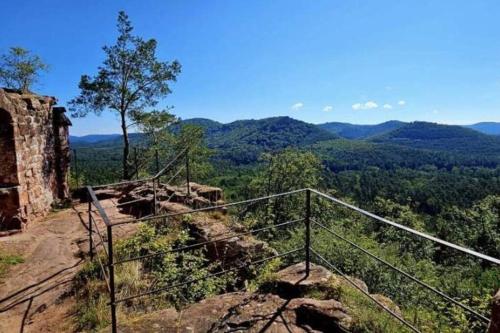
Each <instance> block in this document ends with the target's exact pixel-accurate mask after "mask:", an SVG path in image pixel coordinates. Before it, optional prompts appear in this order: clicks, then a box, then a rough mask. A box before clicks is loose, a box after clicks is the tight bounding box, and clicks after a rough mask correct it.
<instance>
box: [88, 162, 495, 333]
mask: <svg viewBox="0 0 500 333" xmlns="http://www.w3.org/2000/svg"><path fill="white" fill-rule="evenodd" d="M179 159H180V158H177V161H178V160H179ZM174 164H175V163H174ZM172 165H173V164H172ZM168 167H169V168H171V164H169V166H168ZM165 169H167V167H166V168H164V169H163V170H165ZM163 170H162V171H163ZM160 174H161V172H159V173H158V174H156V175H155V176H154V177H153V178H152V179H147V181H149V182H151V181H152V182H153V186H156V185H154V184H158V183H157V181H158V179H159V177H160ZM155 189H156V187H155ZM87 190H88V193H89V198H90V202H89V240H90V243H91V246H90V253H89V255H90V256H91V257H93V256H94V250H95V249H94V247H93V246H92V244H94V243H93V230H92V225H95V224H96V223H95V222H96V221H95V220H94V219H93V217H92V212H93V211H94V210H92V206H94V207H95V208H96V212H97V214H98V215H99V216H100V217H101V220H102V221H103V223H104V224H105V227H106V232H107V235H106V242H107V245H108V246H107V248H106V247H105V246H104V239H103V237H102V236H101V235H100V234H99V236H100V239H101V244H103V246H102V247H103V248H104V249H105V250H106V251H103V252H104V253H105V255H106V257H107V263H106V265H104V264H101V269H102V270H103V276H104V277H105V279H106V282H107V284H108V287H109V297H110V302H109V306H110V310H111V325H112V326H111V327H112V331H113V332H117V319H116V307H117V305H118V304H119V303H123V302H126V301H129V300H131V299H134V298H138V297H145V296H151V295H159V294H162V293H163V292H165V291H167V290H169V289H171V288H176V287H180V286H183V285H187V284H191V283H194V282H197V281H199V280H203V279H208V278H210V277H214V276H219V275H223V274H227V273H229V272H232V271H235V270H238V269H241V268H244V267H246V266H248V265H249V264H254V265H258V264H262V263H265V262H267V261H269V260H272V259H274V258H278V257H285V256H289V255H292V254H295V253H303V258H304V261H305V263H306V271H305V275H306V276H308V275H309V273H310V265H311V262H312V258H313V257H315V258H317V259H318V260H319V262H321V263H323V264H324V265H326V266H328V267H329V268H330V269H332V270H334V271H335V272H337V273H338V274H339V275H340V276H342V277H343V278H344V279H346V280H347V281H348V282H349V283H350V284H351V285H353V287H355V288H357V289H358V290H360V291H361V292H362V293H363V294H364V295H365V296H366V297H368V298H369V299H370V300H371V301H373V302H374V303H375V304H376V305H377V306H379V307H380V308H381V309H382V310H384V311H386V312H387V313H388V314H389V315H390V316H392V317H394V318H395V319H396V320H398V321H399V322H400V323H401V324H402V325H404V326H405V327H407V328H408V329H409V330H411V331H413V332H420V331H419V329H418V328H417V327H415V325H413V324H412V323H410V322H408V321H407V320H406V319H405V318H403V317H402V316H401V315H399V314H397V313H395V312H394V311H393V310H391V309H389V308H388V307H387V306H385V305H384V304H382V303H381V302H380V301H378V300H377V299H376V298H374V297H373V296H372V295H370V294H369V293H368V292H366V291H365V290H363V289H362V288H360V287H359V286H358V285H357V284H356V283H354V282H353V281H352V280H351V279H350V278H349V277H348V276H347V275H346V274H345V273H344V272H342V271H341V270H340V269H339V268H338V267H336V266H335V265H334V264H333V263H331V262H329V261H328V260H327V259H326V258H325V257H324V256H323V255H322V254H321V253H320V252H319V251H318V250H317V249H315V248H314V246H313V245H311V238H312V236H311V232H314V231H315V230H316V228H320V229H321V230H324V231H326V232H327V233H328V234H330V235H331V236H332V237H335V238H338V239H341V240H342V241H344V242H346V243H348V244H349V245H351V246H352V247H353V248H355V249H356V250H358V251H361V253H363V254H365V255H367V256H369V257H370V258H372V259H374V260H377V261H378V262H380V263H382V264H384V265H386V266H387V267H389V268H390V269H392V270H393V271H394V272H396V273H398V274H400V275H401V276H403V277H405V278H407V279H410V280H411V281H413V282H415V283H417V284H418V285H420V286H421V287H423V288H425V289H427V290H429V291H431V292H433V293H434V294H436V295H437V296H439V297H441V298H443V299H444V300H446V301H447V302H449V303H451V304H453V305H456V306H459V307H460V308H462V309H463V310H465V311H467V312H469V313H470V314H472V315H473V316H475V317H476V318H478V319H479V320H480V321H481V322H482V323H483V324H484V325H488V324H489V319H488V318H487V317H485V316H484V315H482V314H480V313H479V312H477V311H476V310H474V309H472V308H470V307H469V306H467V305H465V304H463V303H461V302H459V301H457V300H455V299H453V298H452V297H450V296H449V295H447V294H445V293H444V292H442V291H440V290H438V289H437V288H435V287H432V286H431V285H429V284H428V283H425V282H423V281H421V280H419V279H417V278H416V277H414V276H412V275H411V274H409V273H407V272H405V271H404V270H402V269H400V268H398V267H396V266H395V265H393V264H391V263H389V262H387V261H385V260H384V259H382V258H379V257H378V256H376V255H374V254H373V253H371V252H369V251H368V250H366V249H364V248H363V247H361V246H359V245H358V244H356V243H354V242H352V241H350V240H349V239H347V238H345V237H343V236H341V235H339V234H338V233H336V232H335V231H333V230H331V229H330V228H328V227H327V226H325V225H324V224H322V223H320V222H318V221H317V220H316V219H315V216H314V213H313V212H312V211H311V200H312V199H311V197H312V196H316V198H322V199H325V200H327V201H329V202H331V203H333V204H335V205H338V206H341V207H344V208H347V209H349V210H351V211H354V212H357V213H360V214H361V215H364V216H367V217H369V218H372V219H374V220H376V221H378V222H380V223H383V224H386V225H390V226H392V227H394V228H397V229H399V230H401V231H404V232H408V233H411V234H412V235H414V236H416V237H419V238H422V239H426V240H428V241H431V242H434V243H436V244H439V245H441V246H445V247H449V248H452V249H454V250H457V251H460V252H462V253H465V254H467V255H470V256H473V257H475V258H478V259H481V260H485V261H487V262H489V263H491V264H494V265H499V264H500V260H499V259H497V258H494V257H491V256H488V255H484V254H482V253H479V252H477V251H474V250H471V249H468V248H465V247H462V246H459V245H456V244H453V243H450V242H447V241H444V240H441V239H438V238H436V237H434V236H431V235H428V234H426V233H423V232H420V231H416V230H413V229H411V228H408V227H406V226H403V225H400V224H398V223H395V222H393V221H390V220H388V219H385V218H382V217H380V216H377V215H375V214H373V213H370V212H367V211H365V210H362V209H360V208H358V207H356V206H353V205H351V204H348V203H345V202H343V201H341V200H339V199H337V198H334V197H332V196H330V195H327V194H324V193H322V192H320V191H317V190H314V189H309V188H305V189H300V190H295V191H290V192H285V193H278V194H273V195H269V196H264V197H259V198H254V199H249V200H243V201H239V202H232V203H226V204H223V205H216V206H210V207H203V208H198V209H190V210H186V211H183V212H175V213H167V214H158V213H157V211H156V209H155V211H154V214H153V216H149V217H146V218H139V219H130V220H125V221H118V222H115V223H113V221H111V220H110V219H109V218H108V216H107V215H106V211H105V209H104V208H103V207H102V206H101V204H100V202H99V200H98V199H97V196H96V194H95V191H94V188H93V187H91V186H88V187H87ZM292 195H304V196H305V197H304V207H303V217H301V218H298V219H294V220H289V221H285V222H281V223H278V224H273V225H268V226H265V227H262V228H257V229H253V230H248V231H245V232H241V233H234V234H231V235H219V237H217V238H214V239H211V240H209V241H204V242H199V243H196V244H190V245H187V246H183V247H179V248H175V249H172V250H171V251H164V252H156V253H150V254H147V255H143V256H137V257H130V258H125V259H121V260H117V261H115V260H114V257H113V228H114V227H117V226H120V225H123V224H127V223H137V222H144V223H148V222H151V221H155V220H167V219H168V218H171V217H175V216H182V215H186V214H194V213H200V212H208V211H216V210H220V209H223V208H229V207H236V206H240V205H250V204H254V203H257V202H266V201H267V202H269V200H271V199H277V198H286V197H290V196H292ZM156 204H157V202H156V194H155V201H154V205H155V207H156ZM297 223H303V224H304V230H305V235H304V245H303V246H301V247H299V248H295V249H293V250H290V251H285V252H283V253H278V254H276V255H273V256H269V257H266V258H261V259H257V260H254V261H252V262H249V263H245V264H244V265H238V266H235V267H231V268H229V269H224V270H221V271H218V272H215V273H211V274H208V275H205V276H203V277H200V278H196V279H190V280H188V281H183V282H181V283H176V284H172V285H169V286H167V287H163V288H157V289H154V290H148V291H145V292H142V293H139V294H136V295H131V296H127V297H124V298H121V299H117V298H116V287H115V272H114V269H115V267H116V266H117V265H120V264H124V263H126V262H130V261H137V260H142V259H146V258H150V257H154V256H162V255H166V254H167V253H172V252H181V251H187V250H191V249H194V248H199V247H203V246H205V245H208V244H213V243H217V242H221V241H224V240H227V239H230V238H234V237H241V236H244V235H250V234H257V233H259V232H262V231H265V230H269V229H272V228H281V227H285V226H288V225H293V224H297ZM95 228H96V230H98V227H97V225H95ZM221 236H223V237H221ZM99 259H100V258H99ZM106 271H107V273H108V274H107V275H106ZM108 279H109V282H108ZM169 282H171V281H169Z"/></svg>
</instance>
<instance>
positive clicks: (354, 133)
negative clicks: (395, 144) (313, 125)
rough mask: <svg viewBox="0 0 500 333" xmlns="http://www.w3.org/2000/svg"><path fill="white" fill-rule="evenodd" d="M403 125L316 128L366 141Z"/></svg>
mask: <svg viewBox="0 0 500 333" xmlns="http://www.w3.org/2000/svg"><path fill="white" fill-rule="evenodd" d="M405 124H406V123H404V122H401V121H397V120H391V121H386V122H384V123H381V124H376V125H355V124H349V123H339V122H330V123H324V124H318V126H319V127H320V128H322V129H325V130H327V131H329V132H332V133H335V134H338V135H339V136H341V137H343V138H346V139H366V138H369V137H372V136H375V135H380V134H384V133H387V132H390V131H392V130H395V129H398V128H400V127H403V126H404V125H405Z"/></svg>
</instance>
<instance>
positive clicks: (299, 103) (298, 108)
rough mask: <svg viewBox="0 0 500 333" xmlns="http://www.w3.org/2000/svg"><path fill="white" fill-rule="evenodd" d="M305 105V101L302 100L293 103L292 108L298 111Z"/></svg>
mask: <svg viewBox="0 0 500 333" xmlns="http://www.w3.org/2000/svg"><path fill="white" fill-rule="evenodd" d="M303 107H304V103H302V102H297V103H295V104H293V105H292V106H291V107H290V109H291V110H292V111H298V110H300V109H302V108H303Z"/></svg>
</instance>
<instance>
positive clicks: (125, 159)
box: [121, 112, 131, 180]
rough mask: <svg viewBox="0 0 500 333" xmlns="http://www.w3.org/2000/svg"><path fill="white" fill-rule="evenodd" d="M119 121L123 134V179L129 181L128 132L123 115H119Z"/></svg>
mask: <svg viewBox="0 0 500 333" xmlns="http://www.w3.org/2000/svg"><path fill="white" fill-rule="evenodd" d="M121 120H122V132H123V160H122V165H123V179H125V180H129V179H130V178H131V175H130V173H129V164H128V158H129V155H130V143H129V141H128V132H127V122H126V120H125V113H123V112H122V113H121Z"/></svg>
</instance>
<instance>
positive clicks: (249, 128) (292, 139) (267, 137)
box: [186, 117, 338, 163]
mask: <svg viewBox="0 0 500 333" xmlns="http://www.w3.org/2000/svg"><path fill="white" fill-rule="evenodd" d="M186 123H192V124H196V125H200V126H202V127H204V128H205V129H206V132H205V139H206V142H207V145H208V146H209V147H210V148H216V149H217V150H218V156H219V157H221V158H223V159H230V160H232V161H233V162H235V163H252V162H255V161H256V160H257V159H258V157H259V156H260V154H261V153H263V152H269V151H274V150H279V149H283V148H285V147H303V146H306V145H311V144H314V143H317V142H320V141H325V140H332V139H337V138H338V136H337V135H335V134H333V133H330V132H328V131H326V130H324V129H321V128H318V127H317V126H316V125H312V124H308V123H305V122H303V121H299V120H296V119H292V118H290V117H274V118H265V119H259V120H238V121H235V122H232V123H229V124H219V123H216V122H206V120H200V119H195V120H193V119H191V120H186ZM206 125H208V127H207V126H206Z"/></svg>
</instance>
